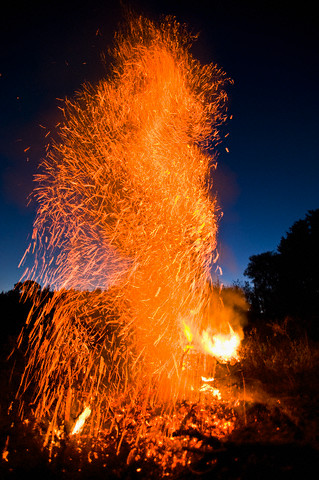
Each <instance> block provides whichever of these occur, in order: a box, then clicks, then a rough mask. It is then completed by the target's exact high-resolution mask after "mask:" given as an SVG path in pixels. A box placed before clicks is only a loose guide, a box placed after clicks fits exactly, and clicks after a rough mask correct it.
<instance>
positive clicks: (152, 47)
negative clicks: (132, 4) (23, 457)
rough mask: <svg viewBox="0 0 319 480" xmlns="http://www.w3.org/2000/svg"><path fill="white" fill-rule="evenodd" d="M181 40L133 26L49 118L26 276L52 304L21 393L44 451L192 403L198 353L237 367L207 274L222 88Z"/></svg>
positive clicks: (37, 308)
mask: <svg viewBox="0 0 319 480" xmlns="http://www.w3.org/2000/svg"><path fill="white" fill-rule="evenodd" d="M193 40H194V38H193V37H192V36H191V35H190V34H189V33H188V32H187V31H186V29H185V27H184V26H181V25H180V24H178V22H176V21H175V20H174V19H172V18H167V19H166V20H165V21H163V22H162V23H161V24H160V25H158V26H157V25H155V24H154V23H153V22H151V21H149V20H147V19H145V18H142V17H138V18H133V19H132V20H129V22H128V24H127V25H126V26H125V27H124V28H123V29H122V30H121V31H120V32H119V33H118V34H117V35H116V36H115V44H114V48H113V51H112V53H113V66H112V69H111V73H110V75H109V76H108V77H107V78H105V79H102V80H101V81H100V82H99V83H98V84H97V85H94V86H92V85H85V86H84V87H83V88H82V90H81V91H80V92H79V93H77V95H76V96H75V98H74V99H66V100H65V101H64V102H63V104H62V105H61V110H62V112H63V115H64V119H63V122H62V123H61V124H60V125H59V126H57V138H56V139H55V141H54V142H52V145H51V146H50V148H48V156H47V158H46V159H45V160H44V162H43V164H42V170H41V173H39V174H38V175H37V176H36V182H37V186H36V189H35V197H36V199H37V202H38V211H37V217H36V220H35V223H34V229H33V234H32V243H31V245H30V247H29V250H28V251H29V252H30V253H31V252H33V253H34V255H35V260H34V267H33V269H32V270H31V271H28V270H27V272H26V276H27V278H32V279H36V280H37V281H39V282H40V283H41V284H43V285H48V284H50V285H51V287H54V289H55V292H54V295H53V298H51V299H50V301H49V302H47V303H46V304H44V305H43V304H41V305H38V304H34V307H33V311H31V312H30V315H29V318H28V321H27V324H30V327H28V328H26V334H27V335H28V341H29V349H28V356H27V366H26V369H25V372H24V376H23V378H22V381H21V387H20V391H19V395H20V398H21V399H22V402H23V394H24V392H25V391H26V390H28V388H29V385H30V384H32V385H33V386H34V391H33V392H32V395H33V397H32V398H33V405H34V414H35V417H36V419H37V421H38V422H39V424H40V423H41V422H42V424H47V425H49V426H48V430H47V433H46V439H45V443H46V444H48V443H50V442H52V441H53V438H54V435H55V434H54V432H55V431H57V430H58V429H59V427H60V426H61V425H64V424H65V425H70V423H72V422H71V420H70V419H72V418H76V417H77V418H78V422H79V426H77V424H76V426H74V429H73V430H72V433H73V434H75V433H76V432H78V431H80V430H81V428H82V427H83V424H84V422H85V421H87V424H88V426H89V431H90V432H91V433H90V434H91V435H98V433H99V431H100V430H101V428H102V426H103V425H111V426H110V427H109V428H110V429H112V428H114V424H117V421H118V419H117V418H115V419H114V418H113V414H112V412H113V411H115V407H114V405H116V406H117V407H118V409H119V410H120V409H121V408H122V407H121V405H125V406H126V407H125V408H126V410H127V409H129V407H128V405H132V406H134V405H135V402H136V403H138V402H139V401H140V398H141V397H142V396H143V398H146V400H145V402H151V403H152V405H155V404H156V402H163V400H165V402H166V401H167V400H169V402H166V403H165V404H171V405H172V403H173V402H176V401H177V400H178V399H181V398H185V397H187V396H191V395H196V394H197V391H196V388H197V387H196V385H198V378H200V375H201V374H202V373H203V372H202V371H201V368H202V367H203V362H204V360H203V358H202V357H203V355H198V361H196V362H195V361H194V358H195V356H196V352H195V350H196V349H197V353H198V352H204V353H205V354H209V355H214V356H217V357H218V358H219V357H220V356H221V357H222V358H224V359H229V358H231V357H232V356H235V349H236V348H237V347H238V345H237V340H238V339H237V336H236V334H227V335H226V336H224V337H217V336H216V333H215V332H217V331H223V330H224V329H225V325H228V323H229V321H228V320H229V318H228V317H229V315H231V313H229V315H228V316H226V317H227V321H226V319H225V318H226V317H225V318H224V317H222V315H221V313H220V311H221V309H220V307H219V300H218V295H219V293H218V292H217V293H216V299H215V298H213V296H214V295H213V294H214V292H213V290H212V288H211V273H210V272H211V269H212V265H213V263H214V262H215V261H216V260H215V259H217V257H218V255H217V252H216V233H217V228H218V220H219V217H220V211H219V209H218V206H217V204H216V200H215V198H213V197H212V194H211V184H212V175H213V171H214V169H215V168H216V158H215V156H213V155H212V153H211V152H212V149H213V148H214V147H215V146H216V145H217V144H218V143H219V142H220V135H219V128H220V126H221V124H223V122H224V121H225V120H226V118H227V109H226V100H227V96H226V93H225V90H224V87H225V84H227V83H228V82H229V80H228V79H227V78H226V76H225V74H224V72H222V71H221V70H220V69H219V68H218V67H217V66H216V65H214V64H210V65H201V64H200V63H199V62H198V61H197V60H196V59H194V58H193V56H192V55H191V53H190V47H191V43H192V41H193ZM215 300H216V301H215ZM215 310H216V312H215ZM222 310H223V309H222ZM212 312H213V313H212ZM34 316H36V320H34ZM183 318H184V319H188V318H191V322H188V320H185V322H184V327H182V328H184V334H183V333H182V334H181V320H180V319H183ZM31 326H32V328H31ZM210 329H212V330H210ZM210 331H213V332H214V335H213V336H211V334H210ZM201 332H202V333H201ZM183 335H184V337H185V338H184V341H181V337H183ZM229 335H230V338H229ZM186 341H187V344H188V345H187V348H186V349H185V343H186ZM190 344H192V346H193V345H194V348H191V345H190ZM221 344H222V349H223V350H221ZM193 352H194V353H193ZM186 360H187V362H186ZM185 362H186V363H187V365H186V366H185V365H184V364H185ZM200 362H202V363H200ZM194 379H195V380H194ZM196 381H197V383H196ZM194 385H195V387H194ZM192 392H194V393H192ZM88 404H90V407H85V408H84V406H85V405H88ZM132 408H133V407H132ZM145 408H146V407H145ZM91 411H92V412H93V413H94V414H92V415H90V414H91ZM80 412H82V413H80ZM123 415H124V414H123Z"/></svg>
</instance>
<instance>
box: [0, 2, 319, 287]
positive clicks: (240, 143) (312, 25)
mask: <svg viewBox="0 0 319 480" xmlns="http://www.w3.org/2000/svg"><path fill="white" fill-rule="evenodd" d="M123 3H124V4H125V3H126V2H125V0H123ZM131 5H132V6H133V7H135V8H136V9H137V11H139V12H141V13H145V14H147V15H151V16H153V17H154V18H156V17H158V15H159V14H174V15H176V16H177V19H178V20H180V21H181V22H187V23H188V24H189V26H190V27H192V28H193V30H195V31H200V32H201V35H200V38H199V41H198V42H197V44H196V45H195V47H194V49H193V53H194V55H195V56H196V57H198V58H199V59H200V60H201V61H202V62H211V61H213V62H216V63H218V64H219V65H220V66H221V67H222V68H223V69H224V70H225V71H226V72H227V73H228V75H229V76H231V77H232V78H233V79H234V82H235V83H234V86H232V87H230V88H229V90H228V93H229V97H230V113H231V114H232V115H233V120H232V121H230V122H229V124H228V127H227V128H228V131H229V133H230V135H229V137H228V138H227V143H226V142H225V143H224V144H223V145H222V146H221V147H220V156H219V167H218V173H217V175H216V179H215V185H216V188H217V190H218V192H219V198H220V203H221V206H222V209H223V211H224V217H223V219H222V221H221V224H220V233H219V244H220V246H219V249H220V252H221V258H220V262H219V264H220V266H221V268H222V269H223V271H224V276H223V277H222V280H223V281H225V282H232V281H234V280H236V279H240V280H242V279H243V276H242V275H243V271H244V269H245V268H246V266H247V263H248V258H249V256H250V255H254V254H258V253H262V252H264V251H267V250H274V249H275V248H276V247H277V245H278V243H279V241H280V238H281V236H282V235H284V234H285V232H286V231H287V230H288V228H289V227H290V226H291V225H292V224H293V223H294V221H296V220H298V219H299V218H302V217H304V216H305V214H306V212H307V211H308V210H311V209H316V208H318V207H319V188H318V180H319V144H318V143H319V142H318V124H319V120H318V112H319V94H318V85H319V62H318V60H319V58H318V56H319V54H318V52H319V49H318V46H319V42H318V20H319V18H318V14H317V13H316V5H315V2H307V1H303V2H300V3H299V2H283V1H280V0H277V1H276V2H272V1H267V2H263V1H254V2H248V1H240V0H238V1H230V0H224V1H222V0H220V1H214V0H209V1H202V0H197V1H194V2H192V3H191V2H186V1H183V2H182V1H174V0H170V1H162V2H160V1H157V2H151V1H146V0H145V1H143V0H139V1H134V0H132V1H131ZM121 15H122V14H121V7H120V2H119V1H117V0H110V1H108V0H104V1H100V2H98V1H95V0H92V1H90V2H87V4H85V3H84V4H82V5H81V6H79V5H76V3H75V2H67V1H65V2H64V4H63V2H59V1H56V2H51V1H47V2H43V4H42V5H40V6H39V5H38V4H37V2H32V1H31V2H20V3H19V2H12V3H11V6H10V7H9V6H8V7H7V10H6V11H3V12H2V17H1V20H0V22H1V25H0V40H1V43H0V45H1V47H0V48H1V50H0V62H1V63H0V75H1V76H0V101H1V108H0V129H1V130H0V131H1V133H0V175H1V196H0V219H1V220H0V221H1V223H0V225H1V240H0V242H1V244H0V291H1V290H4V291H6V290H9V289H11V288H12V287H13V284H14V283H16V282H17V281H18V280H19V277H20V275H21V274H22V273H23V272H22V271H20V270H18V269H17V265H18V263H19V260H20V258H21V257H22V255H23V253H24V250H25V248H26V247H27V245H28V236H29V235H30V233H31V231H32V222H33V219H34V216H35V206H34V205H32V204H31V205H30V206H29V207H27V206H26V204H27V200H26V198H27V196H28V194H29V193H30V192H31V190H32V176H33V174H34V173H35V172H36V168H37V165H38V163H39V161H40V159H41V157H43V156H44V155H45V145H46V139H45V133H46V131H47V130H44V129H43V128H42V127H40V125H42V126H45V127H46V128H47V129H50V128H53V127H54V125H55V123H56V122H57V121H58V119H59V111H58V109H57V105H58V101H57V100H56V99H57V98H63V97H64V96H65V95H68V96H70V95H72V94H73V92H74V91H75V90H77V89H79V88H80V87H81V84H82V83H83V82H84V81H86V80H88V81H91V82H95V81H97V80H98V79H99V78H101V77H102V76H103V74H104V72H105V69H104V67H103V65H102V63H101V61H100V54H101V52H102V51H103V50H106V48H107V47H108V46H109V45H110V43H111V41H112V37H113V33H114V31H115V30H116V26H117V24H118V22H119V21H120V20H121ZM226 147H227V148H228V149H229V153H227V152H226V150H225V148H226Z"/></svg>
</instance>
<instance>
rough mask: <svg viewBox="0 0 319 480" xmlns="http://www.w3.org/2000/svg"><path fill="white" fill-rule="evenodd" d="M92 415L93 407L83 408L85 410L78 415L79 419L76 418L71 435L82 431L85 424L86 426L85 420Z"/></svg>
mask: <svg viewBox="0 0 319 480" xmlns="http://www.w3.org/2000/svg"><path fill="white" fill-rule="evenodd" d="M90 415H91V409H90V407H85V409H84V410H83V412H82V413H81V415H80V416H79V417H78V419H77V420H76V422H75V424H74V427H73V429H72V432H71V435H75V434H77V433H80V432H81V430H82V428H83V426H84V423H85V420H86V419H87V418H88V417H89V416H90Z"/></svg>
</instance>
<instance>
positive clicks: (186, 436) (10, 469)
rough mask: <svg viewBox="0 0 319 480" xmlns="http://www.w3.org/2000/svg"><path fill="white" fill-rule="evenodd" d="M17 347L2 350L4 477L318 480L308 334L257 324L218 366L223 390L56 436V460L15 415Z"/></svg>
mask: <svg viewBox="0 0 319 480" xmlns="http://www.w3.org/2000/svg"><path fill="white" fill-rule="evenodd" d="M12 342H13V339H11V343H12ZM9 347H10V345H8V343H6V345H5V346H3V348H2V356H1V363H2V370H1V397H0V398H1V412H0V413H1V416H0V422H1V423H0V428H1V432H0V435H1V436H0V441H1V445H0V448H1V455H2V459H1V464H0V468H1V470H0V477H1V478H4V479H19V478H23V477H25V476H26V475H27V474H30V475H32V477H33V479H37V478H44V477H45V478H46V479H47V480H49V479H58V478H59V479H65V480H69V479H70V480H71V479H72V480H73V479H82V478H84V479H93V478H96V479H99V478H108V479H149V478H155V479H156V478H165V477H167V478H172V479H174V480H175V479H176V480H177V479H191V478H202V479H208V478H214V479H250V478H252V479H263V478H265V479H266V478H267V479H271V480H273V479H274V478H280V479H291V478H297V477H301V476H302V477H306V478H308V477H309V478H311V477H313V473H312V472H313V470H314V469H316V468H317V467H318V458H319V455H318V454H319V434H318V432H319V430H318V425H319V415H318V413H319V409H318V407H319V379H318V377H317V372H318V365H319V345H318V344H317V343H315V342H312V341H311V339H309V338H308V336H307V334H306V333H302V334H301V333H300V332H299V334H298V335H297V336H292V335H290V333H289V332H288V330H287V329H286V328H283V327H282V326H278V325H276V324H273V325H270V326H268V327H267V328H266V329H263V330H262V331H261V330H254V329H253V330H251V331H250V332H249V333H247V334H246V339H245V340H244V342H243V346H242V350H241V359H240V361H239V362H235V363H234V364H233V365H229V364H225V365H222V364H218V365H217V368H216V379H215V382H214V388H218V389H219V394H218V395H216V391H215V393H213V389H212V388H210V386H209V385H208V386H207V389H206V391H204V392H202V393H201V394H200V395H199V397H198V400H197V401H195V402H194V401H193V402H187V401H184V402H183V401H182V402H180V403H179V404H178V405H177V406H176V408H175V410H174V413H172V412H171V413H170V414H168V413H163V412H161V413H160V412H158V411H156V410H154V409H153V410H152V409H151V408H150V409H148V410H147V411H146V412H145V411H144V413H143V419H142V416H141V412H140V411H138V410H137V409H135V410H134V409H133V410H131V412H130V415H129V417H130V418H127V417H128V416H126V418H125V417H124V416H123V417H120V416H119V417H118V419H119V420H118V421H117V426H116V428H115V429H114V431H112V433H111V434H110V433H109V432H108V433H107V434H104V432H101V433H100V438H99V439H95V440H94V441H91V442H88V440H87V438H86V436H85V434H84V433H83V435H82V436H81V435H79V436H78V437H77V438H75V437H72V438H71V437H69V438H64V439H63V440H61V441H58V442H57V446H56V447H54V449H53V451H52V453H51V460H50V461H49V456H48V455H49V454H48V451H47V450H46V449H43V448H42V443H43V439H42V438H41V436H40V435H39V433H38V430H37V431H35V429H34V426H33V425H32V422H28V423H26V422H25V423H21V422H19V421H18V420H17V418H16V417H14V418H13V417H12V414H11V416H10V415H9V416H8V415H7V411H8V407H9V406H10V401H11V400H12V397H13V391H14V389H15V388H16V386H17V382H18V379H17V378H16V377H14V376H13V378H11V380H10V379H9V377H10V369H9V366H10V362H11V363H12V361H13V360H12V358H11V359H10V361H9V362H7V361H6V360H5V358H6V356H7V353H8V350H9ZM9 380H10V381H9ZM140 422H144V427H143V428H142V429H141V426H140ZM141 432H142V433H141ZM137 437H139V438H138V440H137Z"/></svg>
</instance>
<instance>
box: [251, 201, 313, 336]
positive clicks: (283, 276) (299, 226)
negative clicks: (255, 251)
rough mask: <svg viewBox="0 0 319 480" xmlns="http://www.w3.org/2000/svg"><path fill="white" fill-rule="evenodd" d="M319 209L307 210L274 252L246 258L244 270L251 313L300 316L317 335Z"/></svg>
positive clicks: (279, 318)
mask: <svg viewBox="0 0 319 480" xmlns="http://www.w3.org/2000/svg"><path fill="white" fill-rule="evenodd" d="M318 247H319V209H317V210H310V211H309V212H308V213H307V214H306V216H305V218H304V219H301V220H298V221H297V222H295V223H294V224H293V225H292V227H291V228H290V229H289V230H288V232H287V233H286V235H285V236H284V237H282V238H281V241H280V243H279V245H278V248H277V251H276V252H265V253H262V254H260V255H253V256H251V257H250V258H249V264H248V266H247V269H246V270H245V272H244V275H246V276H247V277H248V278H250V280H251V282H252V286H251V287H250V288H249V291H248V296H249V300H250V303H251V310H252V312H253V314H254V316H257V317H258V316H259V317H265V318H267V319H276V320H283V319H284V318H287V317H291V318H294V319H297V320H299V321H300V322H301V323H302V324H303V325H304V326H305V327H306V328H307V329H308V330H309V332H310V333H311V335H313V336H314V337H316V338H319V275H318V272H319V251H318Z"/></svg>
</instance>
